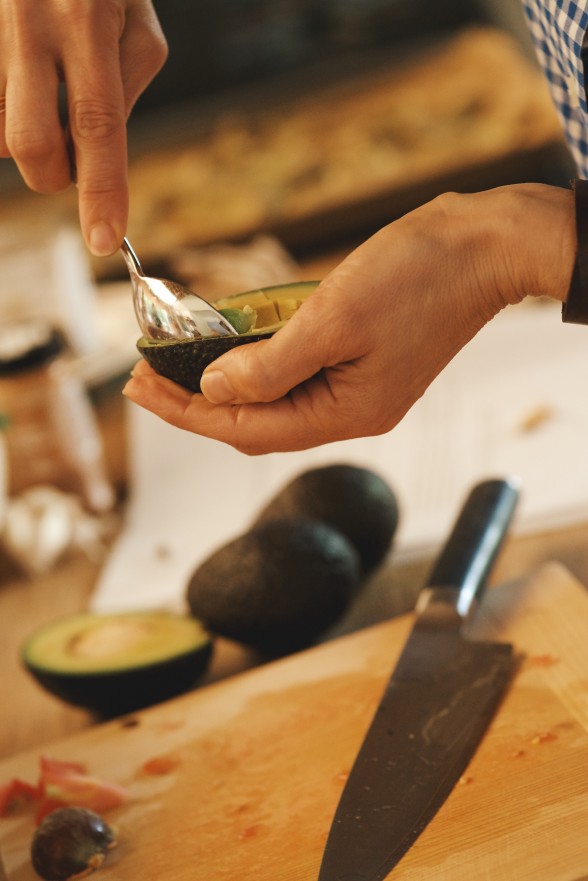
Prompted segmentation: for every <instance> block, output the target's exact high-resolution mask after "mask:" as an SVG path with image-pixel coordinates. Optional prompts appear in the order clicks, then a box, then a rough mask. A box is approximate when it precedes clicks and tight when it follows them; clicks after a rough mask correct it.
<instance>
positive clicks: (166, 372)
mask: <svg viewBox="0 0 588 881" xmlns="http://www.w3.org/2000/svg"><path fill="white" fill-rule="evenodd" d="M318 285H319V282H318V281H301V282H294V283H291V284H285V285H276V286H274V287H269V288H260V289H258V290H256V291H248V292H247V293H243V294H235V295H234V296H232V297H225V298H224V299H222V300H217V301H216V302H215V303H213V304H212V305H213V306H214V308H215V309H218V311H219V312H222V313H223V314H224V315H225V317H226V318H227V319H228V320H229V321H230V322H231V324H232V325H233V327H235V329H236V330H237V331H238V333H239V335H238V336H224V337H220V336H219V337H206V338H203V339H197V340H153V339H148V338H147V337H141V339H140V340H139V341H138V343H137V349H138V350H139V353H140V354H141V355H142V356H143V358H145V360H146V361H147V362H148V364H150V365H151V367H153V369H154V370H155V371H156V373H159V374H160V375H161V376H165V377H167V378H168V379H172V380H173V381H174V382H177V383H179V384H180V385H182V386H184V388H187V389H188V390H189V391H192V392H199V391H200V379H201V378H202V374H203V373H204V371H205V369H206V368H207V367H208V365H209V364H211V363H212V362H213V361H215V360H216V359H217V358H219V357H220V356H221V355H224V353H225V352H229V351H230V350H231V349H234V348H235V347H236V346H243V345H246V344H247V343H257V342H259V341H260V340H264V339H268V338H269V337H270V336H272V335H273V334H274V333H276V332H277V331H278V330H279V329H280V328H281V327H283V326H284V324H285V323H286V322H287V321H288V320H289V319H290V318H291V317H292V315H294V313H295V312H296V311H297V309H298V308H299V307H300V306H301V305H302V303H303V302H304V301H305V300H306V299H307V298H308V297H309V296H310V294H312V292H313V291H314V290H316V288H317V287H318Z"/></svg>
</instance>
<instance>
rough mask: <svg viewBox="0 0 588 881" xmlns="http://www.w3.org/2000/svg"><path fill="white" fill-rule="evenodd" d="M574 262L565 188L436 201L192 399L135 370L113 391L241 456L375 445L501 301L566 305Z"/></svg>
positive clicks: (218, 370) (209, 376)
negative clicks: (351, 442) (343, 443)
mask: <svg viewBox="0 0 588 881" xmlns="http://www.w3.org/2000/svg"><path fill="white" fill-rule="evenodd" d="M554 231H557V234H554ZM574 251H575V232H574V216H573V203H572V194H571V192H570V191H568V190H564V189H561V188H559V187H552V186H546V185H541V184H521V185H512V186H505V187H499V188H497V189H495V190H489V191H486V192H482V193H477V194H473V195H457V194H446V195H444V196H441V197H440V198H438V199H435V200H434V201H432V202H430V203H428V204H426V205H423V206H421V207H420V208H418V209H416V210H415V211H413V212H411V213H410V214H407V215H406V216H404V217H402V218H401V219H400V220H397V221H395V222H394V223H391V224H390V225H388V226H386V227H384V228H383V229H382V230H380V231H379V232H378V233H376V234H375V235H374V236H372V237H371V238H370V239H368V240H367V241H366V242H365V243H364V244H362V245H361V246H360V247H359V248H357V249H356V250H355V251H354V252H353V253H351V254H350V255H349V256H348V257H347V258H346V259H345V260H344V261H343V262H342V263H341V264H340V265H339V266H338V267H337V268H336V269H335V270H334V271H333V272H332V273H331V274H330V275H329V276H328V277H327V278H326V279H325V280H324V281H323V282H322V284H321V285H320V286H319V287H318V289H317V290H316V291H315V292H314V293H313V294H311V296H310V297H309V298H308V299H307V300H306V302H305V303H304V304H303V305H302V306H301V308H300V309H298V311H297V312H296V313H295V314H294V315H293V316H292V317H291V318H290V320H289V321H288V322H287V323H286V324H285V325H284V326H283V327H282V328H281V329H280V330H279V331H278V332H277V333H275V334H274V335H273V336H272V337H271V338H270V339H267V340H263V341H260V342H258V343H252V344H251V345H245V346H238V347H237V348H235V349H234V350H233V351H231V352H228V353H226V354H224V355H222V356H221V357H220V358H218V360H216V361H214V362H213V363H212V364H210V366H209V367H208V368H207V369H206V370H205V372H204V374H203V377H202V391H203V393H204V394H191V393H190V392H189V391H187V390H186V389H185V388H182V387H181V386H179V385H177V384H175V383H173V382H171V381H170V380H168V379H164V378H162V377H160V376H158V375H157V374H156V373H155V372H154V371H153V370H152V369H151V368H150V367H149V366H148V365H147V364H146V363H145V362H140V363H139V365H138V366H137V367H136V368H135V371H134V374H133V378H132V379H131V380H130V382H129V383H128V384H127V386H126V388H125V394H126V395H127V396H128V397H129V398H130V399H131V400H132V401H134V402H135V403H137V404H140V405H141V406H143V407H145V408H146V409H148V410H151V411H152V412H154V413H156V414H157V415H159V416H160V417H161V418H163V419H165V420H166V421H167V422H169V423H171V424H173V425H176V426H177V427H179V428H183V429H186V430H188V431H192V432H194V433H196V434H201V435H204V436H206V437H211V438H215V439H217V440H221V441H223V442H225V443H228V444H230V445H231V446H233V447H235V448H236V449H238V450H240V451H242V452H244V453H248V454H262V453H268V452H278V451H286V450H301V449H307V448H309V447H313V446H318V445H319V444H324V443H328V442H331V441H337V440H345V439H348V438H353V437H360V436H369V435H377V434H383V433H384V432H387V431H389V430H391V429H392V428H393V427H394V426H395V425H396V424H397V423H398V422H399V421H400V420H401V419H402V417H403V416H404V415H405V413H406V412H407V411H408V410H409V409H410V407H412V405H413V404H414V403H415V401H417V400H418V398H419V397H420V396H421V395H422V394H423V393H424V391H425V390H426V389H427V387H428V386H429V384H430V383H431V382H432V381H433V379H434V378H435V377H436V376H437V375H438V374H439V373H440V372H441V370H442V369H443V368H444V367H445V366H446V365H447V363H448V362H449V361H450V360H451V359H452V358H453V357H454V355H456V354H457V352H458V351H459V350H460V349H461V348H462V347H463V346H464V345H465V344H466V343H467V342H468V341H469V340H471V339H472V337H474V336H475V334H476V333H477V332H478V331H479V330H480V329H481V328H482V327H483V326H484V324H486V322H487V321H489V320H490V319H491V318H493V317H494V316H495V315H496V314H497V313H498V312H499V311H500V310H501V309H502V308H504V307H505V306H506V305H507V304H509V303H512V304H514V303H518V302H520V301H521V300H522V299H523V298H524V297H525V296H527V295H535V296H537V295H545V296H549V297H552V298H554V299H557V300H563V299H565V296H566V292H567V289H568V284H569V279H570V276H571V271H572V265H573V261H574Z"/></svg>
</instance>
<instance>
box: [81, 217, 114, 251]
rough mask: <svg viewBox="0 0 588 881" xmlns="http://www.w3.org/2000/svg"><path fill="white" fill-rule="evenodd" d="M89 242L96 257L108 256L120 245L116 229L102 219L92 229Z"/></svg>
mask: <svg viewBox="0 0 588 881" xmlns="http://www.w3.org/2000/svg"><path fill="white" fill-rule="evenodd" d="M88 244H89V246H90V250H91V252H92V254H94V255H95V256H96V257H108V256H109V255H110V254H114V252H115V251H116V249H117V247H118V243H117V240H116V235H115V233H114V230H113V228H112V227H111V226H109V224H108V223H105V222H104V221H103V220H101V221H100V222H99V223H96V224H95V225H94V226H93V227H92V229H91V230H90V234H89V236H88Z"/></svg>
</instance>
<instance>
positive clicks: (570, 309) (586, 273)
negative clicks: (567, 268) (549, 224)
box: [561, 180, 588, 324]
mask: <svg viewBox="0 0 588 881" xmlns="http://www.w3.org/2000/svg"><path fill="white" fill-rule="evenodd" d="M572 190H573V192H574V205H575V212H576V239H577V246H576V261H575V263H574V271H573V272H572V279H571V281H570V287H569V290H568V296H567V300H566V302H565V303H564V304H563V306H562V310H561V319H562V321H565V322H566V323H567V324H588V180H573V181H572Z"/></svg>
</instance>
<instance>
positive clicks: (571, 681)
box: [0, 564, 588, 881]
mask: <svg viewBox="0 0 588 881" xmlns="http://www.w3.org/2000/svg"><path fill="white" fill-rule="evenodd" d="M411 621H412V616H410V615H409V616H403V617H401V618H397V619H395V620H393V621H389V622H385V623H383V624H379V625H377V626H375V627H372V628H369V629H367V630H364V631H361V632H359V633H356V634H352V635H351V636H347V637H343V638H341V639H339V640H336V641H334V642H331V643H328V644H326V645H323V646H320V647H317V648H314V649H311V650H309V651H306V652H303V653H300V654H298V655H295V656H291V657H290V658H287V659H284V660H282V661H279V662H276V663H273V664H268V665H267V666H265V667H261V668H258V669H256V670H253V671H250V672H248V673H244V674H241V675H239V676H237V677H234V678H233V679H230V680H227V681H225V682H222V683H219V684H216V685H211V686H209V687H206V688H202V689H200V690H198V691H196V692H194V693H192V694H190V695H187V696H185V697H182V698H180V699H177V700H175V701H172V702H169V703H167V704H164V705H161V706H160V707H156V708H154V709H151V710H148V711H146V712H144V713H141V714H139V715H137V716H136V717H134V722H131V721H130V720H125V721H122V720H117V721H114V722H110V723H107V724H105V725H100V726H97V727H96V728H93V729H90V730H89V731H86V732H83V733H82V734H77V735H76V736H74V737H71V738H69V739H67V740H61V741H59V742H57V743H53V744H51V745H48V746H47V748H46V749H45V750H44V752H45V753H46V754H47V755H50V756H53V757H55V758H60V759H69V760H71V759H74V760H77V761H81V762H84V763H86V764H87V766H88V768H89V769H90V771H91V772H92V773H95V774H96V775H99V776H103V777H105V778H106V779H109V780H113V781H116V782H118V783H121V784H123V785H125V786H127V787H128V788H129V790H130V792H131V796H132V797H131V800H130V801H129V803H128V804H127V805H125V806H124V807H122V808H119V809H118V810H116V811H114V812H111V813H110V814H109V815H107V816H108V818H109V819H110V820H111V821H112V822H114V823H115V824H116V825H117V826H118V828H119V834H120V843H119V846H118V847H117V848H116V850H114V851H113V852H112V854H111V855H110V856H109V858H108V862H107V864H106V866H105V867H104V868H103V869H102V870H100V873H99V874H98V875H97V876H96V877H97V879H98V878H99V879H100V881H114V879H116V881H119V879H120V881H123V879H124V881H135V879H137V881H139V879H140V881H316V878H317V874H318V869H319V864H320V860H321V855H322V851H323V848H324V844H325V840H326V837H327V833H328V830H329V826H330V822H331V818H332V815H333V812H334V810H335V807H336V804H337V801H338V797H339V794H340V792H341V789H342V786H343V783H344V780H345V777H346V775H347V773H348V771H349V768H350V766H351V764H352V761H353V758H354V756H355V753H356V750H357V749H358V747H359V745H360V742H361V740H362V737H363V734H364V732H365V729H366V727H367V725H368V723H369V721H370V718H371V715H372V713H373V711H374V709H375V707H376V705H377V703H378V700H379V697H380V693H381V691H382V688H383V686H384V683H385V681H386V679H387V677H388V674H389V672H390V670H391V668H392V666H393V664H394V662H395V660H396V657H397V655H398V653H399V651H400V648H401V646H402V644H403V641H404V639H405V637H406V636H407V634H408V631H409V628H410V625H411ZM473 634H474V635H475V636H476V637H480V638H499V639H505V640H511V641H513V642H514V643H515V645H516V648H517V649H518V650H519V651H521V652H524V653H525V657H524V659H523V660H522V663H521V666H520V669H519V672H518V673H517V675H516V678H515V681H514V683H513V686H512V688H511V690H510V691H509V693H508V695H507V697H506V698H505V700H504V702H503V704H502V706H501V707H500V710H499V712H498V714H497V716H496V718H495V720H494V722H493V724H492V726H491V728H490V729H489V731H488V733H487V736H486V737H485V739H484V741H483V742H482V744H481V746H480V747H479V749H478V752H477V753H476V755H475V757H474V759H473V760H472V762H471V763H470V766H469V768H468V769H467V772H466V773H465V775H464V776H463V777H462V779H461V780H460V781H459V783H458V784H457V785H456V786H455V789H454V790H453V792H452V794H451V795H450V797H449V799H448V801H447V802H446V803H445V805H444V806H443V807H442V809H441V810H440V812H439V813H438V814H437V816H436V817H435V818H434V819H433V821H432V822H431V823H430V825H429V826H428V828H427V829H426V830H425V831H424V833H423V834H422V835H421V837H420V838H419V839H418V841H417V842H416V844H415V845H414V846H413V848H412V849H411V850H410V851H409V853H408V854H407V855H406V856H405V858H404V859H403V860H402V861H401V863H400V864H399V865H398V866H397V867H396V869H395V870H394V871H393V873H392V877H393V878H394V879H398V881H421V879H422V881H425V879H431V878H435V881H472V879H482V878H488V879H490V878H491V879H492V881H586V879H588V845H587V843H586V836H587V832H586V830H587V829H588V593H587V592H586V591H585V589H584V587H583V586H582V585H580V584H579V583H578V582H577V581H576V580H575V579H574V578H573V577H572V576H571V575H570V574H569V573H568V572H567V571H566V570H565V569H563V568H562V567H561V566H559V565H558V564H549V565H548V566H546V567H543V568H542V569H541V570H539V571H538V572H536V573H535V574H533V575H532V576H531V577H529V578H528V579H525V580H524V581H521V582H520V583H519V582H517V583H515V584H512V585H504V586H501V587H497V588H493V589H491V590H490V591H488V593H487V596H486V598H485V601H484V607H483V609H482V610H481V612H480V614H479V616H478V618H477V620H476V625H475V629H474V630H473ZM4 712H6V708H5V709H4ZM158 756H162V757H166V758H168V759H169V760H170V766H171V767H170V768H169V769H168V772H167V773H163V774H160V775H153V774H147V773H145V770H144V768H143V766H144V764H145V763H146V762H147V761H148V760H150V759H153V758H154V757H158ZM37 767H38V752H37V751H35V752H28V753H26V754H22V755H20V756H17V757H14V758H12V759H10V760H8V761H4V762H3V763H2V764H0V781H2V780H4V779H6V778H8V777H11V776H13V775H18V776H21V777H24V778H25V779H29V780H33V779H35V777H36V774H37ZM32 831H33V826H32V821H31V818H30V816H29V815H28V814H21V815H19V816H16V817H12V818H10V819H8V820H1V821H0V841H1V844H2V851H3V854H4V859H5V862H6V870H7V874H8V879H9V881H33V879H35V877H36V876H35V874H34V872H33V870H32V868H31V866H30V863H29V857H28V847H29V842H30V838H31V835H32Z"/></svg>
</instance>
